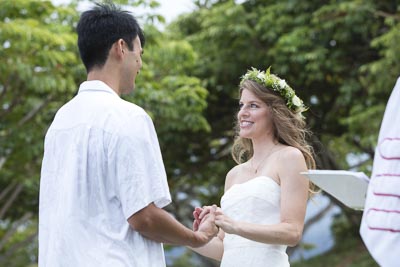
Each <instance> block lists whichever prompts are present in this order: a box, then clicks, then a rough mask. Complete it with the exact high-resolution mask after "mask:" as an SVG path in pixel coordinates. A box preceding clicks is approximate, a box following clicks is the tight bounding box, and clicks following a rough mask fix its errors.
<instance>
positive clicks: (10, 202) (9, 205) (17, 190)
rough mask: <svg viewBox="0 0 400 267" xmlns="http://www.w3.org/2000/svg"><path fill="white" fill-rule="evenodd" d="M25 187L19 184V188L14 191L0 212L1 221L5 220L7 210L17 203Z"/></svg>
mask: <svg viewBox="0 0 400 267" xmlns="http://www.w3.org/2000/svg"><path fill="white" fill-rule="evenodd" d="M23 187H24V186H23V185H22V184H17V186H16V187H15V189H14V192H13V193H12V195H11V196H10V198H9V199H8V200H7V202H6V203H5V204H4V205H3V207H2V208H1V210H0V220H1V219H2V218H3V216H4V214H5V213H6V212H7V210H8V209H9V208H10V207H11V204H12V203H13V202H14V201H15V199H16V198H17V197H18V195H19V194H20V193H21V190H22V188H23Z"/></svg>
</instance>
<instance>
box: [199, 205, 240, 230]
mask: <svg viewBox="0 0 400 267" xmlns="http://www.w3.org/2000/svg"><path fill="white" fill-rule="evenodd" d="M193 216H194V220H193V231H198V230H201V229H202V228H203V226H204V225H205V224H210V223H213V224H215V226H216V227H217V228H218V229H219V228H221V229H222V230H223V231H224V232H225V233H228V234H234V233H235V227H236V222H235V221H233V220H232V219H231V218H229V217H228V216H226V215H225V214H224V213H223V212H222V210H221V208H219V207H217V205H212V206H203V207H202V208H200V207H196V208H195V210H194V211H193Z"/></svg>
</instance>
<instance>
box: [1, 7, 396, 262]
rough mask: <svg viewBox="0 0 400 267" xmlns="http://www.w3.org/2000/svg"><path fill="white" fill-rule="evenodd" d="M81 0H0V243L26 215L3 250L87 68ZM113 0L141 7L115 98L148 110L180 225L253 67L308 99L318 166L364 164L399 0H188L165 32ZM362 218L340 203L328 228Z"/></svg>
mask: <svg viewBox="0 0 400 267" xmlns="http://www.w3.org/2000/svg"><path fill="white" fill-rule="evenodd" d="M79 2H80V1H79V0H73V1H71V4H68V5H63V6H54V4H53V3H52V2H50V1H33V0H13V1H11V0H10V1H8V0H5V1H1V4H2V8H1V10H0V45H1V47H0V60H1V62H2V63H3V64H0V188H2V189H1V191H2V192H3V193H4V191H5V190H6V189H7V188H10V191H9V192H8V193H7V194H6V195H7V196H8V197H0V222H1V223H0V225H1V227H2V228H0V241H1V240H4V236H5V233H6V232H7V231H9V229H12V228H13V225H15V224H14V223H15V222H18V221H20V220H21V219H22V218H24V216H25V215H26V212H27V211H31V212H33V214H34V215H33V216H32V217H31V218H30V219H29V220H28V221H27V225H29V227H27V228H25V229H26V231H25V232H24V231H22V232H18V233H15V236H14V235H13V236H12V238H10V239H7V242H5V246H4V247H2V248H0V255H3V254H4V252H5V251H6V249H9V248H10V247H11V246H13V245H16V244H21V242H24V241H23V240H29V238H30V236H31V234H32V232H31V229H34V228H35V227H34V226H33V225H35V224H36V219H37V213H36V212H37V207H38V190H39V187H38V182H39V175H40V174H39V173H40V164H41V158H42V153H43V138H44V134H45V132H46V130H47V127H48V126H49V124H50V122H51V120H52V119H53V117H54V114H55V112H56V110H57V109H58V108H59V107H60V106H61V105H62V104H63V103H65V102H66V101H68V100H69V99H70V98H71V97H73V95H74V94H75V93H76V90H77V87H78V85H79V84H80V82H82V81H83V80H84V79H85V72H84V68H83V66H82V64H81V62H80V60H79V56H78V51H77V47H76V34H75V30H74V27H75V26H76V23H77V21H78V16H79V13H78V12H77V11H76V7H77V6H78V4H79ZM91 2H94V1H91ZM114 2H115V3H120V4H124V5H129V6H131V7H135V6H143V7H147V8H148V10H150V11H148V12H147V13H145V14H144V15H143V16H142V17H141V19H144V21H145V22H146V25H145V34H146V39H147V43H146V47H145V54H144V58H143V60H144V65H143V69H142V71H141V74H140V76H139V77H138V79H137V86H136V88H137V90H136V91H135V92H134V93H133V94H132V95H129V96H126V99H127V100H129V101H132V102H134V103H136V104H138V105H141V106H143V107H144V108H145V110H146V111H148V112H149V114H150V115H151V116H152V118H153V119H154V123H155V125H156V130H157V132H158V135H159V139H160V145H161V148H162V152H163V158H164V161H165V166H166V170H167V173H168V177H169V184H170V186H171V191H172V195H173V199H174V204H172V205H170V206H169V209H170V210H171V211H172V212H173V213H174V214H175V215H176V217H177V218H178V219H180V220H181V221H183V222H185V223H186V224H187V225H190V221H191V211H192V206H194V205H200V204H211V203H216V204H219V199H220V197H221V195H222V193H223V184H224V179H225V175H226V172H227V171H228V170H229V169H230V168H231V167H232V166H233V165H234V162H233V160H232V159H231V157H230V146H231V143H232V141H233V136H234V132H233V126H234V120H235V114H236V111H237V97H238V85H239V81H240V77H241V76H242V75H243V74H244V73H245V72H246V71H247V70H248V69H250V68H251V67H255V68H258V69H262V70H264V69H266V68H267V67H269V66H272V69H273V70H274V73H276V74H277V75H278V76H279V77H281V78H283V79H285V80H286V81H287V82H288V83H289V84H290V85H291V86H292V87H293V88H295V89H296V94H297V95H299V97H300V98H301V99H303V101H304V104H305V105H306V106H309V107H310V109H309V111H308V112H306V113H304V115H305V116H306V117H307V120H308V124H309V125H310V128H311V130H312V131H313V132H314V133H315V136H314V138H313V139H312V142H313V145H314V147H315V148H316V155H317V161H318V163H319V168H324V169H335V168H341V169H350V168H353V169H358V170H362V171H366V172H370V171H371V166H372V158H373V154H374V147H375V145H376V140H377V135H378V131H379V126H380V123H381V120H382V116H383V111H384V108H385V105H386V102H387V100H388V97H389V95H390V93H391V90H392V88H393V86H394V84H395V81H396V79H397V77H398V76H399V75H400V62H399V61H398V55H399V54H400V47H399V46H398V44H399V41H400V15H399V4H398V3H397V2H396V1H389V0H384V1H372V0H340V1H323V2H321V1H317V0H312V1H300V0H291V1H273V0H259V1H254V0H249V1H243V3H242V4H236V3H235V1H233V0H224V1H214V0H213V1H195V3H196V4H197V8H196V9H195V10H194V11H193V12H191V13H188V14H185V15H182V16H180V17H179V18H178V19H177V20H176V21H175V22H173V23H172V24H171V25H169V26H168V27H167V29H166V31H165V32H160V31H159V30H158V29H157V28H156V27H155V26H154V23H157V22H161V23H162V22H163V21H165V20H164V19H163V18H162V17H161V16H159V15H158V14H156V13H155V12H154V11H153V8H154V7H156V6H157V5H158V2H157V1H153V0H143V1H134V0H119V1H114ZM349 158H353V159H356V160H353V161H351V160H349ZM12 182H15V183H12ZM10 185H11V186H10ZM9 186H10V187H9ZM2 192H0V195H1V193H2ZM13 192H14V193H15V195H16V197H15V198H14V199H13V201H12V208H11V207H9V208H7V209H6V208H4V207H5V206H6V204H7V203H11V202H8V201H7V198H9V196H11V195H12V194H13ZM9 199H10V198H9ZM3 210H4V211H6V212H2V211H3ZM359 217H360V216H359V214H355V215H354V214H352V213H351V212H349V211H345V216H344V219H343V220H338V222H343V224H338V225H341V226H340V227H339V228H338V229H347V228H346V227H347V226H348V224H352V225H353V226H352V227H354V229H357V227H358V223H359ZM349 222H350V223H349ZM28 229H29V230H28ZM340 232H341V231H339V230H338V231H337V234H338V236H340ZM353 233H354V235H358V233H356V231H355V230H354V231H353ZM31 248H32V249H30V250H24V251H21V250H19V254H16V255H17V256H15V255H10V256H9V257H8V259H12V260H14V259H16V258H19V259H21V265H19V263H18V264H17V263H15V264H14V266H23V263H22V262H25V263H26V262H29V261H30V259H32V258H31V257H33V259H34V258H35V252H34V250H35V249H34V248H35V242H31ZM363 255H367V253H363ZM187 257H188V258H190V257H189V256H187ZM345 257H346V256H345ZM363 257H364V256H363ZM33 261H34V260H33ZM366 261H367V262H370V261H369V259H367V260H366ZM331 262H337V261H336V260H335V259H331ZM354 262H356V263H360V265H359V266H374V265H368V264H370V263H368V264H367V263H366V264H365V265H363V264H364V263H361V262H363V259H362V258H357V259H355V260H354ZM325 263H326V262H325ZM311 265H312V266H328V265H329V264H325V265H318V264H315V265H314V264H311ZM10 266H12V264H11V265H10ZM204 266H205V265H204ZM210 266H211V265H210ZM330 266H332V265H330ZM346 266H350V265H346Z"/></svg>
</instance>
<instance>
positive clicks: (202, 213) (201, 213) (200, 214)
mask: <svg viewBox="0 0 400 267" xmlns="http://www.w3.org/2000/svg"><path fill="white" fill-rule="evenodd" d="M211 210H213V211H218V210H221V209H220V208H219V207H218V206H217V205H212V206H203V207H202V208H200V207H196V208H195V209H194V211H193V217H194V220H193V231H197V230H199V226H200V224H201V223H202V222H203V220H204V219H205V218H206V217H207V215H208V214H209V213H210V212H211Z"/></svg>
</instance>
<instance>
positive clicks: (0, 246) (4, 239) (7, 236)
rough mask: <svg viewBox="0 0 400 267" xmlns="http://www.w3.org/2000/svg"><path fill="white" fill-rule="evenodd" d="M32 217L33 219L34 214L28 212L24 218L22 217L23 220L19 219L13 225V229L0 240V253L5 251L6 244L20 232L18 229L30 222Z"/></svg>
mask: <svg viewBox="0 0 400 267" xmlns="http://www.w3.org/2000/svg"><path fill="white" fill-rule="evenodd" d="M31 217H32V212H27V213H25V214H24V216H22V218H21V219H19V220H18V221H16V222H15V223H13V224H12V225H11V227H10V228H9V229H8V231H7V232H6V233H5V234H4V236H3V237H2V238H1V240H0V251H1V250H2V249H3V247H4V245H5V244H6V242H7V241H8V240H9V239H10V238H11V237H12V236H13V234H14V233H15V232H16V231H17V230H18V227H19V226H21V225H22V224H23V223H25V222H26V221H27V220H29V219H30V218H31Z"/></svg>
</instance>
